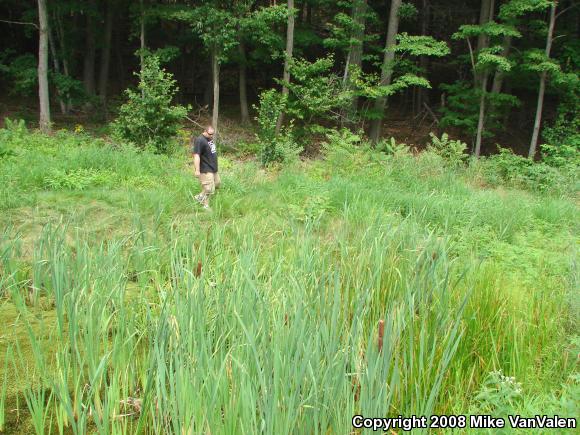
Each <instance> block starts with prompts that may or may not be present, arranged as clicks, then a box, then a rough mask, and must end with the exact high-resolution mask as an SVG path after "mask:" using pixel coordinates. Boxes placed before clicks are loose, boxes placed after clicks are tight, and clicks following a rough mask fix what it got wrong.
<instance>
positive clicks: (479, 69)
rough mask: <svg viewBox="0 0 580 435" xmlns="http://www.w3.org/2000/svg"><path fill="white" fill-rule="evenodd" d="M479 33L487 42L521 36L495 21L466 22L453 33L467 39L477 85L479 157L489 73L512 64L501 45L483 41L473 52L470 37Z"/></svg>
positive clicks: (507, 69)
mask: <svg viewBox="0 0 580 435" xmlns="http://www.w3.org/2000/svg"><path fill="white" fill-rule="evenodd" d="M481 35H484V37H483V39H484V40H485V41H488V42H489V41H490V40H491V39H492V38H505V37H512V38H519V37H520V36H521V34H520V33H519V32H518V31H517V30H516V29H515V28H514V27H512V26H509V25H505V24H499V23H496V22H495V21H488V22H487V23H486V24H484V25H472V24H466V25H463V26H461V27H460V28H459V31H458V32H456V33H455V34H454V35H453V38H454V39H465V40H466V41H467V45H468V47H469V53H470V59H471V65H472V69H473V77H474V82H475V86H479V115H478V122H477V131H476V137H475V150H474V154H475V157H479V155H480V153H481V145H482V139H483V133H484V129H485V117H486V99H487V94H488V92H487V85H488V78H489V74H490V73H491V72H493V71H501V72H507V71H509V70H510V69H511V68H512V64H511V63H510V62H509V60H508V59H506V58H505V57H503V56H502V52H504V50H503V47H502V46H501V45H493V46H491V47H487V45H488V43H485V44H483V47H484V48H481V49H480V50H479V51H478V52H475V53H474V52H473V49H472V44H471V42H470V38H471V37H477V38H478V40H480V39H481Z"/></svg>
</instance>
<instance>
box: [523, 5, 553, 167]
mask: <svg viewBox="0 0 580 435" xmlns="http://www.w3.org/2000/svg"><path fill="white" fill-rule="evenodd" d="M556 7H557V2H554V3H553V4H552V7H551V8H550V26H549V27H548V36H547V38H546V57H547V58H549V57H550V52H551V51H552V41H553V35H554V27H555V26H556ZM546 78H547V73H546V71H542V75H541V76H540V89H539V90H538V104H537V107H536V119H535V120H534V130H533V132H532V140H531V142H530V150H529V152H528V157H529V158H534V156H535V155H536V148H537V147H538V139H539V137H540V125H541V123H542V111H543V109H544V93H545V92H546Z"/></svg>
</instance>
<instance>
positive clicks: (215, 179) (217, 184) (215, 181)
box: [213, 172, 222, 189]
mask: <svg viewBox="0 0 580 435" xmlns="http://www.w3.org/2000/svg"><path fill="white" fill-rule="evenodd" d="M213 184H214V185H215V188H216V189H219V187H220V185H221V184H222V180H221V178H220V174H218V173H217V172H216V173H215V174H213Z"/></svg>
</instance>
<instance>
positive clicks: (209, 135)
mask: <svg viewBox="0 0 580 435" xmlns="http://www.w3.org/2000/svg"><path fill="white" fill-rule="evenodd" d="M202 134H203V135H204V136H205V137H206V138H207V139H213V135H214V134H215V130H214V129H213V127H212V126H211V125H208V126H207V127H206V128H205V130H204V131H203V133H202Z"/></svg>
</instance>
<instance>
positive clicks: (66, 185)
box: [44, 168, 115, 190]
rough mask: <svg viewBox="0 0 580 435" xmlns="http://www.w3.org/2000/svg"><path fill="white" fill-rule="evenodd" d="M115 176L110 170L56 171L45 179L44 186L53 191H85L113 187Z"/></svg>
mask: <svg viewBox="0 0 580 435" xmlns="http://www.w3.org/2000/svg"><path fill="white" fill-rule="evenodd" d="M114 175H115V174H114V173H113V172H111V171H108V170H98V169H93V168H90V169H76V170H71V171H63V170H58V169H55V170H53V171H52V172H50V173H49V174H47V175H46V176H45V178H44V185H45V186H46V187H47V188H50V189H53V190H60V189H69V190H84V189H86V188H87V187H97V186H112V185H114V181H115V176H114Z"/></svg>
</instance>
